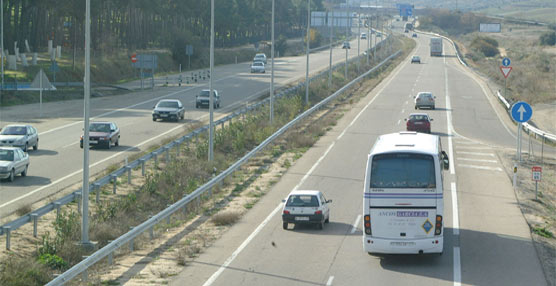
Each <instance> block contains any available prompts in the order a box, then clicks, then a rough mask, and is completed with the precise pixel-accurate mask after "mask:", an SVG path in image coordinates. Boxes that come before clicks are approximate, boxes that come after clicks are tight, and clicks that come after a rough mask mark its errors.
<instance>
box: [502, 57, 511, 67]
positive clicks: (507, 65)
mask: <svg viewBox="0 0 556 286" xmlns="http://www.w3.org/2000/svg"><path fill="white" fill-rule="evenodd" d="M511 63H512V61H510V58H504V59H503V60H502V65H503V66H505V67H509V66H510V64H511Z"/></svg>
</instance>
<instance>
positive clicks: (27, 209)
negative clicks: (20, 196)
mask: <svg viewBox="0 0 556 286" xmlns="http://www.w3.org/2000/svg"><path fill="white" fill-rule="evenodd" d="M31 211H32V209H31V205H24V206H21V207H20V208H18V209H17V210H16V211H15V213H16V214H17V215H18V216H24V215H26V214H28V213H30V212H31Z"/></svg>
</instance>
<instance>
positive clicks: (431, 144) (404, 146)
mask: <svg viewBox="0 0 556 286" xmlns="http://www.w3.org/2000/svg"><path fill="white" fill-rule="evenodd" d="M392 152H396V153H398V152H409V153H413V152H418V153H427V154H431V155H436V154H438V153H439V152H440V150H438V136H436V135H430V134H424V133H417V132H411V131H402V132H399V133H391V134H385V135H380V136H379V137H378V139H377V140H376V142H375V145H374V146H373V148H372V149H371V153H370V154H369V155H375V154H381V153H392Z"/></svg>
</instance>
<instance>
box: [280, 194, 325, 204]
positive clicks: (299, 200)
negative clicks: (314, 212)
mask: <svg viewBox="0 0 556 286" xmlns="http://www.w3.org/2000/svg"><path fill="white" fill-rule="evenodd" d="M286 206H287V207H318V206H319V200H318V198H317V196H313V195H291V196H290V197H289V198H288V201H287V202H286Z"/></svg>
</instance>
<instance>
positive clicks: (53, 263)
mask: <svg viewBox="0 0 556 286" xmlns="http://www.w3.org/2000/svg"><path fill="white" fill-rule="evenodd" d="M39 262H40V263H42V264H44V265H46V266H48V267H50V268H52V269H66V268H67V267H68V263H67V262H65V261H64V259H62V258H61V257H59V256H57V255H54V254H49V253H45V254H42V255H41V256H39Z"/></svg>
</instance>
